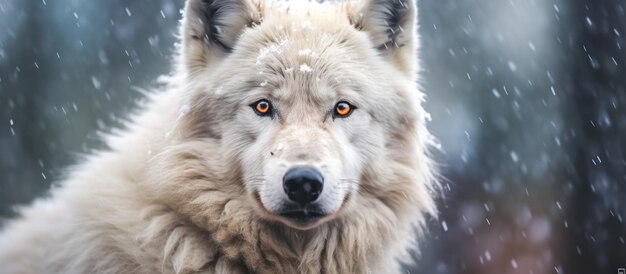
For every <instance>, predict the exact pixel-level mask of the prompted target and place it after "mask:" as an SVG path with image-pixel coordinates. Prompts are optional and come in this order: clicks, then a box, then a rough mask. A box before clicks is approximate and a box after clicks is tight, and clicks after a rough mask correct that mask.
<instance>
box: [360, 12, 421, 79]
mask: <svg viewBox="0 0 626 274" xmlns="http://www.w3.org/2000/svg"><path fill="white" fill-rule="evenodd" d="M351 12H352V13H351V14H350V15H349V16H350V21H351V22H352V24H353V25H354V26H355V27H356V28H357V29H359V30H362V31H365V32H366V33H367V34H368V35H369V37H370V40H371V41H372V43H373V44H374V46H375V47H376V48H377V49H378V50H379V51H380V52H381V53H382V54H383V55H385V56H386V57H387V58H388V59H389V60H390V61H391V62H392V63H393V64H394V65H395V66H397V67H398V68H399V69H400V70H401V71H403V72H406V73H408V74H411V75H412V76H413V75H415V73H416V71H415V70H416V68H415V65H414V64H415V63H416V62H415V58H417V56H416V55H417V52H416V51H417V33H416V29H417V5H416V0H365V1H363V4H362V5H361V6H360V7H357V8H355V9H352V11H351Z"/></svg>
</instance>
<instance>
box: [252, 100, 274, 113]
mask: <svg viewBox="0 0 626 274" xmlns="http://www.w3.org/2000/svg"><path fill="white" fill-rule="evenodd" d="M250 106H251V107H252V108H253V109H254V112H256V114H258V115H259V116H268V115H271V114H272V104H271V103H270V102H269V101H268V100H265V99H261V100H258V101H256V102H255V103H253V104H252V105H250Z"/></svg>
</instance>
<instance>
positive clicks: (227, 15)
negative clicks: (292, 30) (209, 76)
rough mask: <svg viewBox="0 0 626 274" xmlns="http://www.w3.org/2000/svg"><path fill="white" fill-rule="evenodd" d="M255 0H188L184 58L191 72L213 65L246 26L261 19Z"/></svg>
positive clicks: (184, 24) (183, 27)
mask: <svg viewBox="0 0 626 274" xmlns="http://www.w3.org/2000/svg"><path fill="white" fill-rule="evenodd" d="M252 1H253V0H187V3H186V4H185V12H184V18H183V24H182V35H183V37H182V39H183V59H184V62H185V66H186V68H187V70H188V72H189V73H190V74H195V73H197V72H198V71H200V70H203V69H207V68H210V67H211V66H213V65H215V64H216V63H217V61H219V60H220V59H221V58H223V57H224V56H225V55H226V54H228V53H229V52H230V51H232V49H233V47H234V46H235V43H236V42H237V39H238V38H239V36H240V35H241V33H242V32H243V31H244V30H245V28H247V27H249V26H252V25H254V24H258V23H260V21H261V12H260V10H261V9H260V6H259V5H258V4H255V3H253V2H252Z"/></svg>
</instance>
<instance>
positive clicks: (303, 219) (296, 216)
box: [280, 209, 326, 223]
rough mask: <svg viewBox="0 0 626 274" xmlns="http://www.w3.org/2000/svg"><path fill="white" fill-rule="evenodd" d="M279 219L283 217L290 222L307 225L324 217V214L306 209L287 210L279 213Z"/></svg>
mask: <svg viewBox="0 0 626 274" xmlns="http://www.w3.org/2000/svg"><path fill="white" fill-rule="evenodd" d="M280 216H281V217H285V218H287V219H290V220H292V221H296V222H300V223H308V222H312V221H315V220H318V219H320V218H323V217H325V216H326V214H324V213H322V212H319V211H312V210H307V209H300V210H289V211H283V212H281V213H280Z"/></svg>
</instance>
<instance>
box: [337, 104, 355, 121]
mask: <svg viewBox="0 0 626 274" xmlns="http://www.w3.org/2000/svg"><path fill="white" fill-rule="evenodd" d="M355 108H356V107H355V106H353V105H351V104H350V103H348V102H345V101H340V102H339V103H337V105H335V117H339V118H345V117H348V116H350V114H351V113H352V111H353V110H354V109H355Z"/></svg>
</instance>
